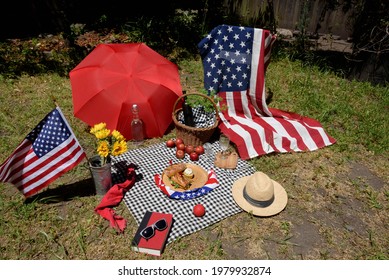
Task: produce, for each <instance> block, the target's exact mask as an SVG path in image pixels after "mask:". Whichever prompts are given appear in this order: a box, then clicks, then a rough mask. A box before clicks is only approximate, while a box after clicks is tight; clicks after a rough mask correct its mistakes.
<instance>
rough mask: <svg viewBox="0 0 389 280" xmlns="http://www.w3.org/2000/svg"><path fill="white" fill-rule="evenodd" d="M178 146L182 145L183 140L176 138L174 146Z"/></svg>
mask: <svg viewBox="0 0 389 280" xmlns="http://www.w3.org/2000/svg"><path fill="white" fill-rule="evenodd" d="M178 144H184V140H182V139H181V138H177V139H176V145H178Z"/></svg>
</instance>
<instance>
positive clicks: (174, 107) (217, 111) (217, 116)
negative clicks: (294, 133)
mask: <svg viewBox="0 0 389 280" xmlns="http://www.w3.org/2000/svg"><path fill="white" fill-rule="evenodd" d="M188 95H199V96H202V97H205V98H207V99H208V100H209V101H211V103H212V105H213V107H215V111H216V118H217V120H218V121H219V110H218V109H217V105H216V103H215V101H213V100H212V98H210V97H209V96H208V95H205V94H203V93H186V94H183V95H181V96H180V97H178V99H177V100H176V102H175V103H174V106H173V112H175V111H176V107H177V104H178V101H180V100H181V99H182V98H184V97H186V96H188Z"/></svg>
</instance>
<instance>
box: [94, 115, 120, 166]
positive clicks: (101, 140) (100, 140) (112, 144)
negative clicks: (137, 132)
mask: <svg viewBox="0 0 389 280" xmlns="http://www.w3.org/2000/svg"><path fill="white" fill-rule="evenodd" d="M90 133H91V134H93V135H94V136H95V137H96V138H97V153H98V154H99V155H100V158H101V166H103V165H104V164H106V163H107V162H109V160H110V158H111V156H118V155H121V154H123V153H125V152H126V151H127V142H126V139H125V138H124V136H123V135H122V134H121V133H120V132H119V131H117V130H113V131H112V133H111V130H109V129H108V128H107V127H106V123H99V124H95V125H94V126H93V127H92V128H91V130H90Z"/></svg>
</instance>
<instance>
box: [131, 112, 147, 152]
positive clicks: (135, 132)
mask: <svg viewBox="0 0 389 280" xmlns="http://www.w3.org/2000/svg"><path fill="white" fill-rule="evenodd" d="M131 110H132V121H131V134H132V139H133V140H134V142H135V144H141V143H142V142H143V140H144V134H143V122H142V120H141V119H140V118H139V107H138V105H137V104H133V105H132V109H131Z"/></svg>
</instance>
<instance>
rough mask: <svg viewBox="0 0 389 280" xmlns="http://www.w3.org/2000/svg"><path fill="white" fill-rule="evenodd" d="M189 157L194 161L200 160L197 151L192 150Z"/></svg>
mask: <svg viewBox="0 0 389 280" xmlns="http://www.w3.org/2000/svg"><path fill="white" fill-rule="evenodd" d="M189 157H190V160H192V161H198V160H199V155H198V154H197V153H196V152H191V153H190V155H189Z"/></svg>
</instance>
